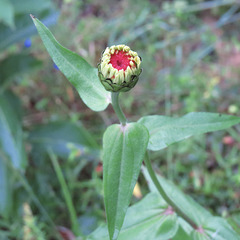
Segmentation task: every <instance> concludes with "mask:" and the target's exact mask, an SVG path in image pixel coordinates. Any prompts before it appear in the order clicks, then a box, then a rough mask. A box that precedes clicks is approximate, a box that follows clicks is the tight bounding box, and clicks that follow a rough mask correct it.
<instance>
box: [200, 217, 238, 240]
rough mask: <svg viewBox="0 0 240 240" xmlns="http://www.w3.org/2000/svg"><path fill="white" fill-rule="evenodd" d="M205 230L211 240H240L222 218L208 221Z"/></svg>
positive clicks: (213, 218)
mask: <svg viewBox="0 0 240 240" xmlns="http://www.w3.org/2000/svg"><path fill="white" fill-rule="evenodd" d="M203 229H204V232H205V233H207V235H208V236H209V239H211V240H212V239H214V240H226V239H233V240H239V239H240V236H239V235H238V234H237V233H236V232H235V231H234V230H233V229H232V227H231V226H230V225H229V224H228V222H227V221H226V220H225V219H223V218H220V217H212V218H209V219H207V220H206V222H205V224H204V226H203Z"/></svg>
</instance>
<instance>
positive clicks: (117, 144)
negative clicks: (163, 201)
mask: <svg viewBox="0 0 240 240" xmlns="http://www.w3.org/2000/svg"><path fill="white" fill-rule="evenodd" d="M147 144H148V132H147V130H146V128H145V127H144V126H143V125H141V124H139V123H130V124H127V125H126V126H125V127H122V126H121V125H117V124H115V125H112V126H110V127H108V129H107V130H106V132H105V133H104V136H103V184H104V203H105V208H106V215H107V222H108V230H109V236H110V239H111V240H112V239H117V236H118V234H119V232H120V230H121V227H122V224H123V220H124V217H125V214H126V211H127V207H128V205H129V203H130V200H131V197H132V192H133V189H134V186H135V184H136V181H137V178H138V175H139V171H140V168H141V164H142V161H143V158H144V154H145V152H146V148H147Z"/></svg>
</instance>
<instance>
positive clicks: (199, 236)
mask: <svg viewBox="0 0 240 240" xmlns="http://www.w3.org/2000/svg"><path fill="white" fill-rule="evenodd" d="M191 238H192V239H193V240H211V239H210V238H209V237H208V236H207V235H206V234H205V233H204V232H203V233H202V232H199V231H193V232H192V234H191ZM214 240H215V238H214Z"/></svg>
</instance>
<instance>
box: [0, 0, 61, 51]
mask: <svg viewBox="0 0 240 240" xmlns="http://www.w3.org/2000/svg"><path fill="white" fill-rule="evenodd" d="M18 2H19V4H21V2H22V1H21V2H20V1H18ZM38 5H39V4H38ZM40 9H41V7H40ZM28 14H29V13H28ZM28 14H20V15H16V16H15V28H14V29H10V28H9V27H7V26H5V25H3V24H1V23H0V33H1V34H0V50H6V48H7V47H9V46H11V45H12V44H14V43H17V42H20V41H22V40H25V39H27V38H29V37H31V36H32V35H33V34H36V33H37V31H36V28H35V26H34V25H33V24H32V21H31V19H30V18H29V15H28ZM58 15H59V12H58V11H56V10H55V9H52V8H51V9H48V10H44V11H42V12H41V13H38V16H39V17H40V18H41V19H42V20H43V22H44V23H45V24H46V25H47V26H50V25H53V24H55V23H56V20H57V18H58Z"/></svg>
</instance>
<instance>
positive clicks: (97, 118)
mask: <svg viewBox="0 0 240 240" xmlns="http://www.w3.org/2000/svg"><path fill="white" fill-rule="evenodd" d="M30 13H31V14H33V15H35V16H36V17H37V18H39V19H40V20H41V21H43V23H44V24H46V25H47V26H48V27H50V28H51V30H52V31H53V33H54V35H55V37H56V39H57V40H58V41H59V42H60V43H61V44H62V45H63V46H65V47H67V48H69V49H71V50H72V51H75V52H76V53H78V54H80V55H81V56H83V57H84V58H85V59H86V60H87V61H88V62H89V63H91V64H92V65H93V66H96V65H97V63H98V61H99V58H100V56H101V52H102V51H103V50H104V49H105V48H106V46H110V45H113V44H114V45H115V44H126V45H129V46H130V47H131V48H132V49H133V50H134V51H137V52H138V53H139V55H140V56H141V57H142V59H143V62H142V68H143V73H142V75H141V77H140V80H139V83H138V84H137V86H136V87H135V88H134V89H133V90H132V91H131V92H130V93H124V94H122V95H123V96H122V98H121V102H122V106H123V109H124V112H125V113H126V116H127V117H128V119H129V120H130V121H136V120H138V119H139V118H140V117H141V116H144V115H151V114H158V115H168V116H181V115H184V114H186V113H188V112H194V111H207V112H219V113H226V114H233V115H240V106H239V102H240V68H239V65H240V32H239V29H240V3H239V1H237V0H235V1H234V0H225V1H223V0H214V1H203V0H196V1H193V0H176V1H160V0H159V1H158V0H149V1H147V0H139V1H137V3H136V1H134V0H122V1H117V0H115V1H110V0H101V1H96V0H95V1H94V0H85V1H77V0H65V1H64V0H52V1H51V0H42V1H37V0H21V1H19V0H0V239H1V240H5V239H24V240H30V239H36V240H41V239H57V238H56V231H57V232H59V233H61V235H62V236H63V237H64V239H73V238H71V236H72V237H73V235H71V234H72V233H71V231H73V229H71V220H70V217H69V211H68V208H67V203H66V201H65V198H64V195H63V191H64V189H63V188H62V184H61V177H64V179H65V180H66V182H67V186H68V188H69V193H68V196H71V198H72V201H73V205H74V207H75V212H76V215H77V218H78V221H79V226H80V229H81V232H82V233H84V234H89V233H90V232H91V231H93V230H94V229H95V228H96V227H97V226H98V225H99V224H101V223H102V222H104V221H105V213H104V204H103V191H102V166H101V139H102V135H103V132H104V130H105V129H106V126H108V125H110V124H112V123H116V122H117V118H116V116H115V114H114V113H113V110H112V108H111V107H109V108H108V109H107V110H106V111H104V112H100V113H96V112H92V111H91V110H90V109H88V108H87V107H86V106H85V105H84V104H83V102H82V101H81V99H80V98H79V96H78V94H77V92H76V91H75V90H74V89H73V88H72V86H71V85H70V84H69V83H68V81H67V80H66V78H65V77H64V76H63V74H61V72H60V71H59V70H58V67H57V66H56V65H55V64H54V63H53V62H52V60H51V58H50V57H49V55H48V53H47V51H46V50H45V48H44V46H43V44H42V42H41V40H40V38H39V36H38V35H36V30H35V27H34V25H33V23H32V21H31V18H30V17H29V14H30ZM239 133H240V127H239V126H237V127H234V128H231V129H229V130H228V131H221V132H217V133H214V134H208V135H204V136H199V137H194V138H191V139H189V140H186V141H184V142H180V143H177V144H174V145H172V146H170V147H168V148H167V149H165V150H162V151H160V152H154V153H152V154H151V156H152V157H153V162H154V167H155V168H156V170H157V171H158V172H159V173H160V174H161V175H163V176H164V177H166V178H168V179H170V180H172V181H173V182H175V183H176V184H177V185H178V186H179V187H180V188H181V189H182V190H183V191H184V192H186V193H188V194H189V195H191V196H192V197H193V198H194V199H195V200H196V201H197V202H198V203H200V204H201V205H203V206H204V207H206V208H207V209H209V210H210V211H211V212H212V213H213V214H218V215H222V216H225V217H228V220H229V222H230V223H231V224H232V226H233V227H234V228H235V230H237V231H238V232H239V227H240V210H239V207H240V187H239V186H240V165H239V164H240V162H239V161H240V135H239ZM56 157H57V158H56ZM54 162H55V163H56V162H57V163H58V164H59V166H60V169H59V168H57V167H56V164H55V165H54ZM139 186H140V191H141V194H135V196H133V199H132V203H134V202H136V201H138V199H139V198H141V195H142V196H143V195H145V194H146V193H147V192H148V190H147V184H146V182H145V180H144V178H143V176H141V175H140V178H139ZM56 229H57V230H56ZM31 234H32V235H33V237H32V236H31Z"/></svg>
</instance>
